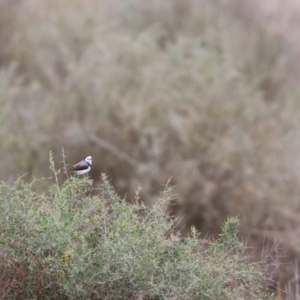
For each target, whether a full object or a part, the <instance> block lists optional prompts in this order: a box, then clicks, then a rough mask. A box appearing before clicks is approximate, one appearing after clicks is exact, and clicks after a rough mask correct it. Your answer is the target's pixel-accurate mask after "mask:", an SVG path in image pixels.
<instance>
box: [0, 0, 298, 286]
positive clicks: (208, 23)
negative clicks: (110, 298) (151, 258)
mask: <svg viewBox="0 0 300 300" xmlns="http://www.w3.org/2000/svg"><path fill="white" fill-rule="evenodd" d="M257 2H262V1H257ZM253 3H255V1H251V0H227V1H213V0H211V1H207V0H197V1H195V0H176V1H174V0H164V1H161V0H152V1H143V0H107V1H105V0H104V1H95V0H85V1H59V0H53V1H11V0H0V45H1V46H0V141H1V143H0V152H1V155H0V164H1V165H5V166H6V168H2V169H1V170H0V178H1V179H3V180H5V181H7V182H9V183H11V184H12V183H13V182H14V181H15V180H16V179H17V177H18V174H24V173H28V174H29V176H28V177H26V180H27V178H28V180H29V181H30V180H31V179H32V178H33V177H36V178H41V177H47V176H48V173H47V172H48V167H47V164H45V161H47V155H48V149H53V150H54V155H55V159H58V157H59V153H60V152H61V148H62V147H64V149H65V152H66V153H67V154H68V158H67V159H68V163H74V162H76V161H78V160H80V159H82V158H83V157H84V156H86V155H92V156H93V158H94V159H93V168H92V172H91V176H92V178H93V179H94V180H95V182H97V181H99V180H100V174H101V173H106V174H109V176H110V178H112V183H113V185H114V186H116V188H117V189H118V193H119V194H120V195H122V196H123V195H125V194H127V195H128V198H129V199H133V198H134V194H135V191H136V189H137V187H138V185H139V184H140V185H141V186H143V189H142V191H141V196H142V197H143V199H144V201H145V202H147V203H148V204H151V205H153V204H154V203H156V201H157V200H158V191H159V190H161V183H162V182H167V180H168V179H169V178H170V177H171V176H173V177H172V184H173V185H174V186H176V194H178V195H179V196H178V197H177V199H174V201H173V202H172V204H174V205H172V209H173V208H174V210H173V212H174V214H176V215H177V216H179V217H180V218H181V221H182V223H181V224H180V225H179V228H182V232H183V233H185V234H189V232H190V228H191V225H195V226H196V228H197V230H199V231H200V232H202V233H203V234H204V235H205V234H206V233H207V232H209V233H211V234H215V236H217V235H218V234H219V233H220V227H221V224H223V222H224V220H225V219H226V217H227V216H228V215H239V218H240V222H241V226H240V232H241V235H242V236H243V237H245V239H247V240H248V243H249V244H250V245H251V246H254V247H255V248H258V249H259V251H257V252H258V253H259V254H258V260H261V257H260V255H261V253H262V252H268V250H263V251H260V250H261V249H260V248H263V247H264V248H265V247H266V245H267V244H268V243H270V244H271V247H272V246H273V244H274V242H276V243H277V242H278V241H282V244H281V248H282V252H283V255H282V253H280V255H279V256H278V260H280V261H281V262H282V261H284V262H285V261H286V260H288V261H294V259H295V258H298V255H299V243H300V240H299V236H300V234H299V232H300V205H299V197H300V190H299V185H300V173H299V170H300V168H299V164H300V161H299V140H300V118H299V115H300V105H299V82H298V78H299V66H298V63H297V62H298V61H299V53H300V52H299V48H300V46H299V42H298V35H297V34H295V36H296V39H295V37H293V36H292V35H289V31H287V32H284V31H283V30H282V26H281V25H282V24H284V22H282V23H280V24H279V25H278V24H277V27H276V26H275V27H276V28H278V27H280V28H281V31H274V27H273V26H268V25H269V24H268V23H267V22H268V21H266V19H260V18H259V15H258V14H257V13H255V4H253ZM268 20H269V19H268ZM274 22H276V20H274ZM274 22H273V21H272V24H274ZM296 32H298V30H296ZM298 122H299V124H298ZM8 161H9V163H8ZM62 180H63V177H59V178H58V183H59V184H61V183H62ZM36 187H37V188H38V189H39V190H41V191H48V189H49V185H48V181H39V182H36ZM175 203H176V205H175ZM284 255H286V257H287V258H284V259H283V258H282V257H283V256H284ZM280 269H284V272H287V273H289V274H290V275H288V276H282V274H278V273H277V272H272V276H274V279H275V281H276V282H280V289H282V290H284V289H285V288H286V287H285V284H286V283H288V284H292V285H293V288H294V285H295V282H298V280H294V281H293V280H290V277H294V274H295V272H294V270H293V268H291V267H290V265H287V264H284V265H283V264H280ZM275 281H274V282H275ZM299 290H300V289H299V288H296V287H295V291H299Z"/></svg>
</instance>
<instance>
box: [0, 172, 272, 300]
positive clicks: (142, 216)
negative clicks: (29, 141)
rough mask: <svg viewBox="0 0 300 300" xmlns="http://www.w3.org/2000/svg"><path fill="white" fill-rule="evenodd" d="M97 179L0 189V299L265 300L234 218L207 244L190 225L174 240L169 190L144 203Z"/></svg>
mask: <svg viewBox="0 0 300 300" xmlns="http://www.w3.org/2000/svg"><path fill="white" fill-rule="evenodd" d="M102 179H103V185H102V186H101V188H97V190H96V191H95V190H94V189H93V188H92V180H90V179H89V178H83V179H82V178H80V179H78V178H74V177H72V178H69V179H67V180H66V181H65V182H64V184H63V185H62V186H57V185H56V184H54V185H53V186H52V188H51V189H50V191H49V192H48V193H46V194H42V193H38V192H35V191H34V188H33V186H34V184H35V182H34V181H33V182H32V183H24V182H23V180H22V179H19V180H17V181H16V182H15V183H14V184H13V185H12V186H10V185H8V184H6V183H3V182H2V183H1V185H0V228H1V231H0V281H1V286H0V297H1V298H3V299H4V298H5V299H114V300H115V299H148V300H150V299H152V300H156V299H173V300H175V299H220V300H221V299H222V300H223V299H271V296H270V295H267V294H264V292H263V288H264V284H265V279H264V274H263V272H262V269H261V266H260V265H259V264H257V263H249V262H247V259H246V258H245V257H244V256H243V254H242V252H243V249H244V246H243V245H242V244H241V243H240V242H239V241H238V238H237V228H238V221H237V219H236V218H230V219H228V221H227V222H226V223H225V225H224V227H223V233H222V234H221V237H220V239H219V240H217V241H215V242H208V241H205V240H203V239H200V238H199V233H198V232H197V230H196V229H195V228H192V234H191V236H190V237H188V238H186V239H185V240H182V239H181V238H180V236H179V235H178V233H177V234H176V233H175V232H173V231H172V226H173V225H174V222H176V220H174V219H173V220H172V219H170V218H169V217H167V215H166V208H167V205H168V203H169V201H170V200H171V199H172V193H171V189H170V188H166V190H165V191H164V192H163V193H162V194H161V197H160V200H159V201H158V202H157V203H156V204H155V205H153V206H152V207H147V206H145V205H144V204H143V202H142V201H141V200H140V199H139V193H138V192H137V194H136V199H135V201H134V202H133V203H132V204H128V203H127V202H126V201H124V199H121V198H120V197H119V196H118V195H117V194H116V192H115V191H114V189H113V188H112V186H111V185H110V183H109V181H108V179H107V177H106V176H105V175H103V176H102ZM95 192H97V195H95ZM92 194H94V196H92Z"/></svg>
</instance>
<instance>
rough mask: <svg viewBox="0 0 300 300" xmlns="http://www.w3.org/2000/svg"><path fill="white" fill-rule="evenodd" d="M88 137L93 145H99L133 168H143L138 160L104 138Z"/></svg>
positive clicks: (91, 135)
mask: <svg viewBox="0 0 300 300" xmlns="http://www.w3.org/2000/svg"><path fill="white" fill-rule="evenodd" d="M88 137H89V139H90V140H91V141H92V142H93V143H95V144H96V145H98V146H99V147H101V148H103V149H105V150H108V151H109V152H111V153H112V154H114V155H116V156H118V157H119V158H121V159H122V160H124V161H126V162H127V163H128V164H130V165H131V166H133V167H135V168H140V167H141V166H142V164H141V163H140V162H138V161H137V160H136V159H134V158H132V157H131V156H129V155H128V154H127V153H125V152H123V151H121V150H120V149H118V148H117V147H115V146H114V145H112V144H110V143H109V142H107V141H105V140H103V139H102V138H100V137H98V136H96V135H95V134H93V133H88Z"/></svg>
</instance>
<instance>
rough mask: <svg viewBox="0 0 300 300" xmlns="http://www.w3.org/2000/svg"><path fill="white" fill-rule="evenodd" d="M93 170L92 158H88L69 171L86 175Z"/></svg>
mask: <svg viewBox="0 0 300 300" xmlns="http://www.w3.org/2000/svg"><path fill="white" fill-rule="evenodd" d="M91 168H92V157H91V156H87V157H86V158H85V159H84V160H82V161H80V162H79V163H77V164H76V165H74V166H73V167H71V168H70V169H69V171H73V172H74V173H75V174H76V175H84V174H86V173H88V172H89V171H90V170H91Z"/></svg>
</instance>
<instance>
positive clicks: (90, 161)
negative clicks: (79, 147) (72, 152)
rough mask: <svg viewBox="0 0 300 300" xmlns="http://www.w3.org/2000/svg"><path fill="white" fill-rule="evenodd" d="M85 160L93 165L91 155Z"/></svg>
mask: <svg viewBox="0 0 300 300" xmlns="http://www.w3.org/2000/svg"><path fill="white" fill-rule="evenodd" d="M84 160H85V161H86V162H87V163H89V164H90V165H92V157H91V156H87V157H86V158H85V159H84Z"/></svg>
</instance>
